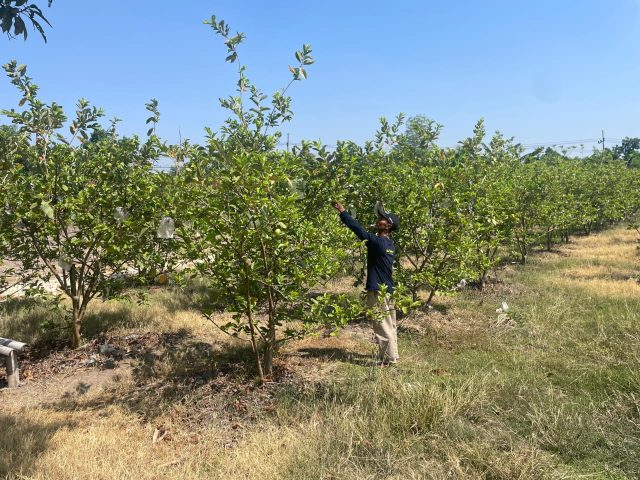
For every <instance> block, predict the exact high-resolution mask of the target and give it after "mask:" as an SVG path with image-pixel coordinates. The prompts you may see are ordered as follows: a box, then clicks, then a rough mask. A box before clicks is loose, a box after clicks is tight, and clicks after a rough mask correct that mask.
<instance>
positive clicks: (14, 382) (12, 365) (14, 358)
mask: <svg viewBox="0 0 640 480" xmlns="http://www.w3.org/2000/svg"><path fill="white" fill-rule="evenodd" d="M5 361H6V365H7V384H8V386H9V388H14V387H17V386H18V385H20V369H19V368H18V353H17V352H16V351H15V350H12V351H11V354H10V355H9V356H8V357H7V358H6V359H5Z"/></svg>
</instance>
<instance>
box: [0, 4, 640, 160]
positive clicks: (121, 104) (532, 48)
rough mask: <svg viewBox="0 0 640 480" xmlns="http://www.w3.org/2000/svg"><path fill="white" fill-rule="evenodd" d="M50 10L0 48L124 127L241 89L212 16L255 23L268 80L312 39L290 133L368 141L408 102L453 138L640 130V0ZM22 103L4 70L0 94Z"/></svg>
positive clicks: (248, 56)
mask: <svg viewBox="0 0 640 480" xmlns="http://www.w3.org/2000/svg"><path fill="white" fill-rule="evenodd" d="M39 3H40V4H44V3H45V1H44V0H41V1H40V2H39ZM45 13H46V15H47V17H48V18H49V20H50V21H51V23H52V25H53V29H48V30H47V33H48V37H49V43H47V44H45V43H44V42H43V41H42V40H41V39H40V38H39V37H38V36H37V35H36V34H35V33H33V32H32V33H31V35H30V37H29V39H28V40H27V42H23V41H22V40H21V39H18V40H12V41H9V40H8V39H6V38H3V39H0V61H1V62H2V63H5V62H7V61H9V60H11V59H16V60H18V61H19V62H20V63H26V64H27V65H28V66H29V72H30V75H31V76H32V77H34V79H35V81H36V83H38V84H39V85H40V87H41V97H42V98H43V99H45V100H55V101H58V102H59V103H62V105H64V106H65V108H66V109H67V112H68V113H69V114H71V113H72V112H73V107H74V105H75V101H76V99H77V98H79V97H85V98H88V99H89V100H90V101H91V102H92V103H93V104H96V105H98V106H101V107H104V108H105V110H106V112H107V115H108V116H109V117H112V116H117V117H119V118H121V119H123V122H122V123H121V131H122V132H123V133H125V134H132V133H140V134H143V133H144V132H145V131H146V128H145V125H144V120H145V118H146V117H147V112H146V111H145V109H144V104H145V102H147V101H148V100H149V99H150V98H152V97H155V98H157V99H158V100H159V103H160V111H161V122H160V125H159V127H158V133H159V134H160V135H161V136H162V137H164V138H166V139H167V140H170V141H176V140H177V139H178V132H180V133H181V134H182V138H190V139H192V140H193V141H201V140H202V139H203V136H204V135H203V127H204V126H210V127H211V128H213V129H214V130H217V129H218V128H219V126H220V125H221V123H222V121H223V120H224V118H226V112H225V111H224V110H223V109H221V107H220V106H219V104H218V98H219V97H222V96H227V95H229V94H232V93H233V89H234V86H235V81H236V73H235V68H234V67H233V66H232V65H229V64H227V63H225V62H224V58H225V56H226V55H225V48H224V46H223V45H222V43H221V41H220V39H219V38H218V37H216V36H215V35H214V33H213V31H212V30H211V29H210V28H209V27H207V26H205V25H203V24H202V21H203V20H204V19H206V18H209V17H210V16H211V15H212V14H216V15H217V16H218V17H219V18H221V19H225V20H226V21H227V22H228V23H229V24H230V25H231V27H232V29H233V30H239V31H242V32H245V33H246V35H247V39H246V41H245V43H244V44H243V45H242V46H241V49H240V57H241V60H242V62H243V63H245V64H246V65H247V72H248V76H249V77H250V78H251V80H252V81H253V82H254V83H255V84H256V85H257V86H258V87H260V88H261V89H262V90H264V91H265V92H268V93H271V92H273V91H275V90H276V89H278V88H280V87H282V86H283V85H284V84H286V82H287V81H288V79H289V75H290V74H289V72H288V69H287V66H288V65H289V64H292V63H293V62H294V58H293V52H294V51H295V50H296V49H298V48H300V46H301V45H302V43H309V44H311V45H312V47H313V54H314V57H315V59H316V63H315V64H314V65H311V66H310V67H309V69H308V73H309V79H308V80H307V81H305V82H300V83H296V84H295V85H294V86H293V88H292V89H291V90H290V93H291V95H292V97H293V110H294V112H295V117H294V119H293V121H292V122H291V123H290V124H286V125H285V126H284V127H283V128H282V131H283V132H284V133H285V135H286V134H287V133H288V134H290V138H291V142H293V143H295V142H299V141H300V140H301V139H311V140H317V139H320V140H322V141H324V142H325V143H327V144H329V145H331V144H335V142H336V140H338V139H351V140H355V141H357V142H362V141H364V140H366V139H370V138H372V136H373V134H374V132H375V130H376V128H377V126H378V118H379V117H380V116H386V117H394V116H395V115H396V114H397V113H399V112H405V113H406V114H407V115H409V116H411V115H418V114H423V115H426V116H428V117H431V118H433V119H435V120H437V121H438V122H440V123H442V124H444V130H443V133H442V136H441V142H440V143H441V144H442V145H447V146H451V145H454V144H455V143H456V142H457V141H458V140H461V139H463V138H464V137H466V136H468V135H470V134H471V130H472V128H473V125H474V123H475V121H476V120H477V119H478V118H480V117H484V118H485V121H486V125H487V129H488V131H489V132H492V131H494V130H500V131H501V132H502V133H504V134H505V135H507V136H515V137H516V140H517V141H520V142H522V143H524V144H531V143H537V142H554V141H562V140H578V139H595V138H596V137H598V136H599V135H600V131H601V130H602V129H604V131H605V135H606V137H608V138H610V139H620V138H622V137H624V136H640V91H639V88H640V61H639V60H640V1H639V0H606V1H605V0H556V1H550V0H536V1H524V0H520V1H518V0H484V1H479V0H474V1H472V0H465V1H462V0H458V1H455V0H438V1H434V0H424V1H408V0H396V1H394V2H389V1H378V0H369V1H360V0H358V1H341V2H338V1H334V0H325V1H323V2H292V1H270V2H266V1H264V0H263V1H254V0H249V1H244V2H237V1H205V0H183V1H180V2H169V1H150V0H136V1H126V2H125V1H120V0H109V1H108V2H104V1H101V2H99V1H88V0H84V1H81V0H55V1H54V3H53V6H52V7H51V8H50V9H47V8H45ZM16 102H17V94H16V93H15V92H14V91H13V87H12V86H11V85H10V84H9V82H8V81H7V80H5V81H4V85H3V86H0V107H1V108H10V107H13V106H15V104H16ZM594 145H595V146H597V144H595V143H585V147H586V150H590V149H591V147H593V146H594Z"/></svg>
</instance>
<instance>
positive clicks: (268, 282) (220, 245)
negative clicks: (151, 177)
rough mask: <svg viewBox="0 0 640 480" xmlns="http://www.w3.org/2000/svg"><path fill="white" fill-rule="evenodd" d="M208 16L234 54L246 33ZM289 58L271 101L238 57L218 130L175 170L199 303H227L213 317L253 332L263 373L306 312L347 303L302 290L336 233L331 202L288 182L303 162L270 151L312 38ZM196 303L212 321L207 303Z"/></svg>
mask: <svg viewBox="0 0 640 480" xmlns="http://www.w3.org/2000/svg"><path fill="white" fill-rule="evenodd" d="M205 23H207V24H208V25H210V26H211V27H212V29H213V30H214V31H215V33H216V34H217V35H219V36H221V37H223V39H224V44H225V46H226V48H227V61H228V62H230V63H236V62H237V61H238V46H239V45H240V44H241V43H242V41H243V39H244V34H242V33H237V34H235V35H231V33H230V28H229V26H228V25H227V24H226V23H225V22H224V21H218V20H217V19H216V18H215V17H212V18H211V20H208V21H207V22H205ZM295 58H296V62H297V66H295V67H293V66H290V67H289V70H290V72H291V74H292V77H291V80H290V82H289V83H288V84H287V85H286V86H285V87H284V88H282V89H280V90H279V91H277V92H276V93H274V94H273V95H272V96H271V98H270V106H267V105H268V104H265V101H267V99H268V98H269V97H268V96H267V95H264V94H263V93H262V92H261V91H260V90H258V88H257V87H255V86H254V85H253V84H252V83H251V82H250V80H249V79H248V78H247V76H246V68H245V67H244V66H243V65H240V64H239V66H238V83H237V94H236V95H232V96H231V97H229V98H226V99H221V100H220V103H221V105H222V106H223V107H224V108H226V109H228V110H230V111H231V112H232V114H233V115H232V116H231V117H230V118H229V119H228V120H227V121H226V122H225V124H224V125H223V127H222V128H221V129H220V132H219V134H217V135H216V134H214V133H213V131H211V130H210V129H208V130H207V131H208V142H207V146H206V148H204V149H200V150H198V151H194V152H192V153H193V154H192V155H191V157H190V159H189V161H188V162H186V163H185V164H184V165H183V166H182V167H181V168H180V171H179V172H178V181H179V182H182V183H180V184H181V185H184V188H183V189H182V190H181V195H180V198H179V200H178V205H179V206H178V213H179V214H178V217H177V218H176V228H177V233H178V235H179V236H180V238H181V239H182V243H181V248H183V249H184V252H185V253H186V255H187V258H188V259H189V260H190V261H191V262H192V265H193V266H194V269H195V270H196V271H197V273H198V274H199V276H200V278H201V281H202V282H204V283H205V284H206V285H207V286H208V287H209V288H208V295H209V298H208V302H206V304H208V305H211V304H214V305H224V308H225V309H226V310H227V311H229V312H231V313H232V320H231V321H229V322H228V323H226V324H224V325H220V324H217V325H218V327H220V328H221V329H222V330H224V331H225V332H227V333H229V334H231V335H234V336H237V337H241V338H246V339H247V340H248V341H249V342H250V344H251V348H252V351H253V356H254V362H255V366H256V371H257V373H258V375H259V376H260V378H261V379H262V380H264V378H265V377H268V376H270V375H272V373H273V359H274V355H275V354H276V353H277V350H278V348H279V346H280V345H281V343H282V342H284V341H286V340H287V339H289V338H292V337H294V336H297V335H300V334H302V333H304V331H305V330H306V329H305V325H307V324H308V323H309V321H311V322H312V323H316V322H319V321H322V320H330V321H331V322H333V323H341V322H342V321H344V319H346V318H347V317H349V315H350V314H353V312H354V310H353V309H351V308H350V307H349V305H348V304H346V305H343V304H342V303H341V302H340V301H339V300H338V299H333V298H331V297H329V296H326V295H325V296H321V297H319V298H316V299H315V300H311V298H310V296H309V293H310V292H311V290H312V289H313V288H314V287H316V286H317V284H318V282H321V281H322V280H326V279H328V278H330V277H331V276H332V275H334V273H335V272H336V271H337V269H338V268H339V267H340V259H341V253H340V250H339V249H337V248H336V245H335V243H334V241H333V239H334V238H336V235H337V233H336V232H338V228H339V225H338V223H337V222H336V221H335V220H336V219H335V214H334V213H333V212H332V210H331V208H330V206H329V203H328V202H327V203H326V204H325V208H324V209H321V210H319V211H317V212H315V214H314V215H307V212H305V208H304V202H303V201H302V197H301V194H300V191H299V189H296V188H295V181H296V180H298V179H300V178H302V177H303V176H304V170H305V165H304V162H302V161H301V159H300V158H299V157H296V156H294V155H289V154H281V153H278V152H276V151H275V146H276V145H277V140H278V138H279V137H280V133H279V132H278V130H277V128H278V127H279V126H280V124H281V123H282V122H286V121H288V120H289V119H290V118H291V116H292V111H291V109H290V105H291V100H290V98H289V97H287V96H286V91H287V89H288V88H289V86H290V85H291V84H292V83H293V82H295V81H297V80H301V79H304V78H306V75H307V74H306V70H305V66H306V65H309V64H311V63H313V58H312V57H311V48H310V47H309V46H308V45H304V46H303V48H302V50H299V51H297V52H296V53H295ZM245 102H246V103H245ZM247 104H248V105H247ZM203 313H204V314H205V316H207V317H208V318H209V319H211V320H212V321H213V322H214V323H215V322H216V317H215V316H212V315H211V310H209V308H208V307H205V308H204V309H203Z"/></svg>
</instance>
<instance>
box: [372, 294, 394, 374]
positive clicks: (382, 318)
mask: <svg viewBox="0 0 640 480" xmlns="http://www.w3.org/2000/svg"><path fill="white" fill-rule="evenodd" d="M379 293H380V292H376V291H373V290H369V291H368V292H367V308H368V309H369V317H370V318H371V319H372V321H373V332H374V333H375V336H376V342H377V343H378V360H380V361H383V362H392V363H394V362H397V361H398V358H399V357H398V331H397V327H396V309H395V305H394V304H393V300H392V299H391V296H390V295H385V297H384V298H380V295H379Z"/></svg>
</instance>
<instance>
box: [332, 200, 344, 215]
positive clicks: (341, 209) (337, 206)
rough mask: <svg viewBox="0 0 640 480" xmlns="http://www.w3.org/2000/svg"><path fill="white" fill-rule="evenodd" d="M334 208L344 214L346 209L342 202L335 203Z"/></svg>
mask: <svg viewBox="0 0 640 480" xmlns="http://www.w3.org/2000/svg"><path fill="white" fill-rule="evenodd" d="M333 208H335V209H336V210H338V211H339V212H340V213H342V212H344V207H343V206H342V204H341V203H340V202H335V203H334V204H333Z"/></svg>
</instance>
